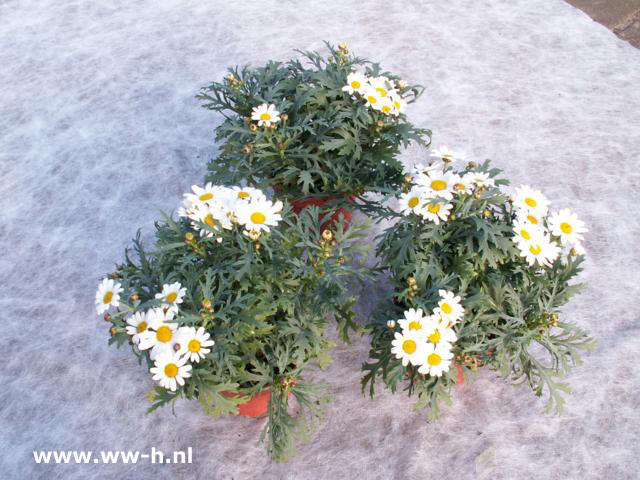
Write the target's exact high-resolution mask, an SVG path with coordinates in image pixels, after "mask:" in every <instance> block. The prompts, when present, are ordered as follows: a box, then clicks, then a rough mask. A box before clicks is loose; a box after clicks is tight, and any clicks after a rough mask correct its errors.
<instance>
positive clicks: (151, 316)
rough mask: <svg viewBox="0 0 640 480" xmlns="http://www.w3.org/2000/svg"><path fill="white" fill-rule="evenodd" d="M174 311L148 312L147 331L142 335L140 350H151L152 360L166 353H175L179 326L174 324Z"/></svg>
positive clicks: (160, 309)
mask: <svg viewBox="0 0 640 480" xmlns="http://www.w3.org/2000/svg"><path fill="white" fill-rule="evenodd" d="M171 320H173V311H172V310H166V311H165V310H164V309H162V308H153V309H151V310H149V311H148V312H147V330H146V331H145V332H142V333H140V342H139V343H138V348H139V349H140V350H149V349H151V354H150V356H151V360H154V359H155V358H157V357H158V356H159V355H161V354H163V353H166V352H171V353H172V352H173V347H174V345H175V344H176V334H175V331H176V329H177V325H176V324H175V323H172V322H171Z"/></svg>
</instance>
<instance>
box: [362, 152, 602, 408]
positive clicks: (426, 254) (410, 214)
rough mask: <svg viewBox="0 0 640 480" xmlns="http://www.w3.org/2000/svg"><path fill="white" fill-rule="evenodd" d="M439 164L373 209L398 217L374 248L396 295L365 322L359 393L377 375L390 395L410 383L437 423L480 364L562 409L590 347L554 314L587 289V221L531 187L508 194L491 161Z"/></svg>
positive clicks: (412, 176) (420, 171)
mask: <svg viewBox="0 0 640 480" xmlns="http://www.w3.org/2000/svg"><path fill="white" fill-rule="evenodd" d="M442 157H443V158H442V160H443V161H438V162H436V163H435V164H432V165H419V166H417V167H416V169H415V171H413V172H410V173H409V174H408V176H407V183H406V185H405V189H404V192H403V193H401V194H399V195H398V197H399V198H398V201H399V206H398V207H397V208H391V209H390V208H387V207H383V206H380V208H379V214H380V215H382V216H386V217H388V218H396V219H397V220H398V221H397V223H395V224H394V225H392V226H391V227H389V228H388V229H387V230H386V231H385V232H384V233H383V235H382V236H381V239H380V243H379V245H378V254H379V256H380V257H381V261H382V265H383V266H384V267H386V268H387V269H388V271H389V272H390V274H391V281H392V283H393V285H394V293H393V298H391V299H389V300H387V301H385V302H383V303H381V305H380V307H379V308H378V310H377V312H376V313H375V315H374V316H373V321H372V324H371V326H370V328H371V333H372V338H371V351H370V358H369V360H368V362H367V363H366V364H365V365H364V367H363V368H364V371H365V376H364V378H363V390H364V389H365V388H366V387H368V388H369V393H370V394H371V395H373V394H374V383H375V380H376V379H378V378H381V379H382V380H383V382H384V383H385V384H386V385H387V386H388V387H390V388H391V389H392V390H393V391H395V390H396V388H398V387H399V386H401V385H405V384H406V385H407V391H408V393H409V395H416V396H417V399H418V403H417V406H418V407H421V408H430V415H431V416H432V417H435V416H437V415H438V412H439V402H440V401H443V400H444V401H447V402H448V401H450V395H451V389H452V387H453V386H454V385H456V383H460V382H461V381H462V380H464V378H465V377H466V376H467V375H469V374H470V373H471V372H472V371H474V370H475V369H476V368H477V367H478V366H481V365H487V366H489V367H490V368H492V369H495V370H496V371H497V372H498V373H499V374H500V375H501V376H503V377H505V378H510V379H512V380H515V381H517V380H524V381H526V382H527V383H528V384H529V385H530V386H531V388H532V389H533V390H534V392H535V393H536V394H537V395H542V393H543V392H544V391H546V393H548V395H549V401H548V404H547V409H548V410H550V411H551V410H555V411H560V410H561V408H562V405H563V398H562V396H561V393H562V392H567V391H568V386H567V385H566V384H565V383H562V381H561V378H562V377H563V376H564V375H565V374H566V373H567V371H568V370H569V368H570V367H571V366H572V365H575V364H577V363H579V362H580V351H581V350H584V349H588V348H591V347H592V346H593V345H594V341H593V339H592V338H591V337H590V335H589V334H588V333H587V332H586V331H585V330H583V329H581V328H579V327H578V326H576V325H575V324H573V323H571V322H569V321H566V320H563V319H562V317H561V312H560V309H561V307H562V305H564V304H565V303H566V302H567V301H568V300H569V299H570V297H572V296H573V295H574V294H575V293H577V292H579V291H580V289H581V288H582V287H583V285H580V284H573V283H572V282H571V280H572V279H573V278H574V277H575V276H576V275H578V273H579V272H580V270H581V265H582V262H583V261H584V259H585V250H584V248H583V234H584V233H585V232H586V228H585V227H584V223H583V222H582V221H581V220H579V219H578V218H577V216H576V215H575V214H574V213H571V212H570V211H569V210H567V209H563V210H560V211H554V212H550V211H549V205H550V202H549V201H548V199H547V198H546V197H545V196H544V195H543V194H542V193H541V192H539V191H537V190H534V189H532V188H531V187H528V186H522V187H519V188H517V189H516V190H515V192H513V193H512V194H511V195H509V194H507V193H505V192H504V191H503V187H504V186H505V185H507V184H508V182H507V181H506V180H505V179H503V178H500V177H499V176H498V175H499V173H500V172H499V170H497V169H491V168H490V167H489V163H488V162H486V163H484V164H482V165H480V166H476V165H475V164H474V163H473V162H469V164H468V165H467V167H466V168H465V169H462V170H459V169H454V168H452V167H451V164H452V160H453V156H442ZM534 347H541V348H534ZM545 354H546V355H545ZM454 367H455V368H454Z"/></svg>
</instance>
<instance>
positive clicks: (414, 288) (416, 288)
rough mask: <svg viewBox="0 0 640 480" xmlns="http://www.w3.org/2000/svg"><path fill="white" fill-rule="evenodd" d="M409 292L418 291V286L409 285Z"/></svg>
mask: <svg viewBox="0 0 640 480" xmlns="http://www.w3.org/2000/svg"><path fill="white" fill-rule="evenodd" d="M411 290H413V291H414V292H417V291H418V285H415V284H414V285H411Z"/></svg>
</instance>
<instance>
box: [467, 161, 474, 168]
mask: <svg viewBox="0 0 640 480" xmlns="http://www.w3.org/2000/svg"><path fill="white" fill-rule="evenodd" d="M474 168H476V162H469V163H467V170H473V169H474Z"/></svg>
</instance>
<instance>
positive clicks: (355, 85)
mask: <svg viewBox="0 0 640 480" xmlns="http://www.w3.org/2000/svg"><path fill="white" fill-rule="evenodd" d="M351 88H360V82H359V81H357V80H354V81H353V82H351Z"/></svg>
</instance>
